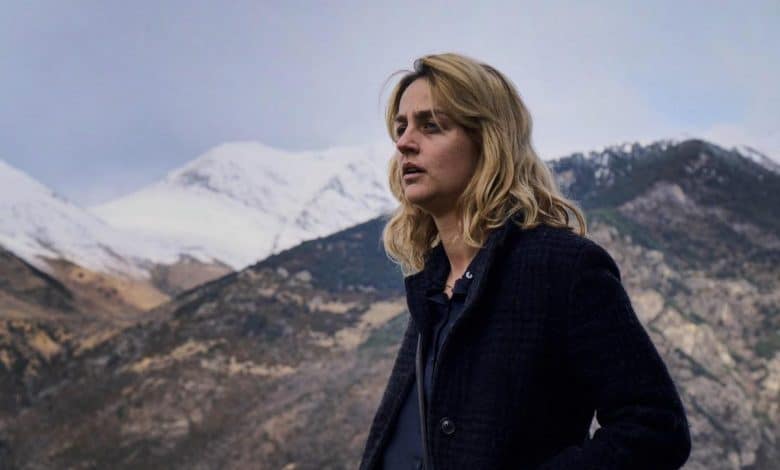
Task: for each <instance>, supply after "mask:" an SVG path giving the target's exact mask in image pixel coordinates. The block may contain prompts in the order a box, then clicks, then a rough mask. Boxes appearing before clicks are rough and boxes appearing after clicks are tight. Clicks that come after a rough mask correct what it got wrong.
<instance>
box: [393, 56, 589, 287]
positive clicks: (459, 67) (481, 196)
mask: <svg viewBox="0 0 780 470" xmlns="http://www.w3.org/2000/svg"><path fill="white" fill-rule="evenodd" d="M417 79H425V80H427V82H428V84H429V86H430V91H431V97H432V99H433V102H434V104H435V106H434V107H435V108H436V109H440V110H442V111H444V112H445V113H446V114H447V115H448V116H449V117H450V118H451V119H452V120H454V122H455V123H456V124H458V125H460V126H461V127H462V128H463V129H464V130H465V131H466V133H467V134H468V135H469V136H470V137H471V138H472V139H473V140H474V142H475V143H476V144H477V148H478V149H480V155H479V161H478V163H477V168H476V171H475V173H474V175H473V176H472V178H471V180H470V182H469V184H468V186H467V187H466V189H465V191H463V193H462V194H461V195H460V197H459V198H458V201H457V202H456V211H457V213H458V214H459V218H460V227H461V236H462V238H463V241H464V242H465V243H466V244H467V245H469V246H472V247H475V248H479V247H481V246H482V245H483V243H484V242H485V239H486V238H487V235H488V233H489V231H490V230H492V229H495V228H498V227H500V226H502V225H503V224H504V223H505V222H506V220H507V219H508V218H510V217H512V216H513V215H514V214H516V213H521V214H522V220H521V221H520V222H519V226H520V227H521V228H523V229H527V228H531V227H535V226H537V225H539V224H547V225H551V226H554V227H565V228H568V229H570V230H573V229H574V227H572V226H570V220H571V215H570V213H571V214H573V215H574V217H575V218H576V220H577V224H578V229H577V231H578V233H579V234H580V235H585V233H586V231H587V227H586V223H585V216H584V215H583V213H582V211H581V210H580V209H579V208H578V207H577V205H576V204H575V203H574V202H572V201H570V200H568V199H566V198H565V197H564V196H563V195H562V194H561V192H560V190H559V189H558V186H557V184H556V183H555V179H554V178H553V176H552V173H551V172H550V170H549V169H548V168H547V166H546V165H545V163H544V162H543V161H542V159H541V158H539V156H538V155H537V154H536V152H535V151H534V149H533V147H532V145H531V115H530V113H529V111H528V109H527V108H526V106H525V104H524V103H523V101H522V100H521V99H520V95H519V94H518V93H517V90H516V89H515V87H514V85H513V84H512V83H511V82H510V81H509V80H508V79H507V78H506V77H504V76H503V75H502V74H501V73H500V72H499V71H498V70H496V69H495V68H493V67H491V66H489V65H487V64H483V63H479V62H477V61H475V60H473V59H471V58H468V57H465V56H462V55H459V54H451V53H448V54H435V55H427V56H424V57H421V58H419V59H417V60H416V61H415V62H414V68H413V70H411V71H408V72H406V73H405V74H404V75H403V76H402V77H401V79H400V81H399V82H398V84H397V85H396V86H395V87H394V89H393V91H392V93H391V95H390V98H389V102H388V106H387V111H386V115H385V119H386V124H387V129H388V132H389V133H390V136H391V138H392V139H393V141H395V140H396V139H397V136H396V135H395V125H394V119H395V117H396V114H397V113H398V107H399V104H400V101H401V96H402V95H403V93H404V91H405V90H406V88H407V87H408V86H409V85H411V83H412V82H414V81H415V80H417ZM431 111H433V110H431ZM402 178H403V175H402V172H401V168H400V165H399V162H398V158H395V157H394V158H392V159H391V161H390V164H389V168H388V179H389V183H390V190H391V191H392V193H393V195H394V196H395V198H396V199H398V201H399V202H400V205H399V207H398V208H397V209H396V210H395V211H394V212H393V213H392V214H391V216H390V218H389V220H388V221H387V223H386V225H385V227H384V230H383V232H382V242H383V244H384V248H385V252H386V253H387V255H388V257H390V259H391V260H393V261H394V262H396V263H397V264H400V265H401V270H402V271H403V273H404V275H408V274H412V273H414V272H418V271H420V270H422V269H423V267H424V265H425V259H426V256H427V254H428V253H429V252H430V250H431V248H432V247H434V246H435V245H436V244H437V243H438V241H439V234H438V230H437V229H436V225H435V224H434V221H433V217H432V216H431V215H430V214H428V213H426V212H424V211H422V210H421V209H420V208H418V207H416V206H414V205H413V204H411V203H410V202H409V201H408V200H407V199H406V198H405V197H404V191H403V186H402Z"/></svg>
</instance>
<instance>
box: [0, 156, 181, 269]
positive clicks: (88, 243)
mask: <svg viewBox="0 0 780 470" xmlns="http://www.w3.org/2000/svg"><path fill="white" fill-rule="evenodd" d="M0 245H2V246H3V247H5V248H6V249H8V250H10V251H12V252H13V253H15V254H16V255H17V256H20V257H21V258H23V259H24V260H25V261H27V262H28V263H30V264H32V265H34V266H36V267H38V268H39V269H42V270H44V271H49V268H48V266H47V264H46V261H45V258H55V259H57V258H62V259H66V260H69V261H71V262H73V263H76V264H78V265H80V266H83V267H85V268H88V269H91V270H95V271H101V272H107V273H113V274H120V275H129V276H132V277H144V276H145V270H144V269H143V268H142V267H141V265H142V264H143V258H145V255H147V254H153V255H154V257H155V258H158V259H166V260H168V261H170V262H173V261H175V259H176V258H175V256H176V253H175V252H174V251H172V248H173V247H166V246H165V245H164V244H161V243H159V242H157V241H153V240H144V239H139V238H138V237H130V236H128V235H126V234H124V233H121V232H120V231H117V230H116V229H114V228H112V227H110V226H108V225H107V224H106V223H105V222H103V221H102V220H100V219H99V218H98V217H96V216H95V215H93V214H91V213H90V212H88V211H86V210H84V209H82V208H80V207H78V206H76V205H74V204H72V203H71V202H69V201H67V200H66V199H64V198H62V197H61V196H59V195H57V194H56V193H54V192H53V191H52V190H50V189H49V188H47V187H45V186H44V185H42V184H41V183H39V182H37V181H35V180H34V179H32V178H31V177H29V176H27V175H26V174H24V173H23V172H21V171H19V170H18V169H16V168H14V167H12V166H10V165H8V164H7V163H5V162H4V161H2V160H0Z"/></svg>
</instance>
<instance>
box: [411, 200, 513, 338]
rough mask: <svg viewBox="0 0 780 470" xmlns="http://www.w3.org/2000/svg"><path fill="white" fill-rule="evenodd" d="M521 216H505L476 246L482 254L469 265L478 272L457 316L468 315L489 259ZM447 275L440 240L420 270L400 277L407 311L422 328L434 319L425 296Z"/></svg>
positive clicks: (439, 288) (481, 286)
mask: <svg viewBox="0 0 780 470" xmlns="http://www.w3.org/2000/svg"><path fill="white" fill-rule="evenodd" d="M521 217H522V216H521V215H520V214H516V215H513V216H511V217H508V218H507V220H506V221H504V224H503V225H502V226H501V227H498V228H496V229H494V230H493V231H491V232H490V233H489V234H488V237H487V240H486V241H485V244H484V246H483V247H482V248H481V249H480V250H484V253H479V254H478V259H477V263H475V265H474V266H473V269H474V270H475V271H476V272H477V273H478V274H477V276H476V278H475V282H474V284H473V285H471V286H470V289H469V292H468V295H467V297H466V301H465V305H464V306H463V313H462V314H461V317H460V319H462V318H463V317H465V316H467V315H468V312H469V310H470V307H471V305H472V304H473V303H474V302H475V301H476V300H477V298H478V297H479V296H480V295H481V293H482V291H483V290H484V286H485V281H486V278H487V277H488V273H489V271H490V268H491V266H492V264H493V260H494V259H495V258H496V253H497V252H498V251H500V250H501V249H502V248H503V246H504V244H505V242H506V239H507V236H508V235H509V233H510V232H511V231H512V230H513V229H515V228H516V225H515V221H517V220H518V219H520V218H521ZM448 274H449V260H448V259H447V254H446V253H445V251H444V246H443V245H442V243H441V241H440V242H439V243H438V244H436V246H434V247H433V248H431V251H430V252H429V254H428V257H427V259H426V262H425V267H424V268H423V270H422V271H420V272H418V273H415V274H412V275H411V276H407V277H406V278H404V285H405V287H406V301H407V304H408V307H409V313H410V314H411V316H412V319H413V320H414V322H415V324H416V325H417V326H418V327H419V329H420V330H422V331H429V330H430V328H432V327H433V322H434V321H435V319H434V316H433V315H432V313H433V312H431V311H430V305H428V302H426V299H427V297H428V296H429V295H431V294H433V293H435V292H439V291H442V290H443V289H444V283H445V282H446V280H447V275H448Z"/></svg>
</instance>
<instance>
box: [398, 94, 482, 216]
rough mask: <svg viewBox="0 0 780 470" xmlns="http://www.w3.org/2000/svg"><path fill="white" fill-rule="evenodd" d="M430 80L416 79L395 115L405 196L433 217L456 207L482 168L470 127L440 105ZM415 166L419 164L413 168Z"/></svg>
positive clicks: (403, 95) (404, 95) (444, 213)
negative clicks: (468, 131) (436, 107)
mask: <svg viewBox="0 0 780 470" xmlns="http://www.w3.org/2000/svg"><path fill="white" fill-rule="evenodd" d="M433 111H434V107H433V101H432V99H431V93H430V89H429V87H428V81H427V80H426V79H423V78H420V79H417V80H415V81H414V82H412V83H411V84H410V85H409V86H408V87H407V88H406V90H404V92H403V94H402V95H401V100H400V102H399V106H398V114H397V115H396V117H395V131H396V132H395V135H396V138H397V140H396V148H397V149H398V154H397V156H396V158H398V164H399V166H400V167H401V171H402V180H401V186H402V188H403V191H404V195H405V196H406V198H407V199H408V200H409V202H411V203H412V204H414V205H415V206H418V207H420V208H421V209H422V210H424V211H425V212H428V213H429V214H431V215H433V216H443V215H446V214H448V213H449V212H451V211H452V210H453V209H454V208H455V203H456V201H457V199H458V196H460V194H461V193H462V192H463V190H464V189H466V186H467V185H468V183H469V181H470V180H471V177H472V175H473V174H474V171H475V169H476V167H477V159H478V157H479V151H478V149H477V146H476V145H475V144H474V142H473V141H472V140H471V138H469V136H468V135H467V134H466V132H465V130H464V129H463V128H462V127H461V126H459V125H457V124H455V123H454V122H453V121H452V120H451V119H450V118H449V116H447V115H446V114H445V113H444V112H443V111H440V110H436V120H437V121H438V122H439V124H441V127H439V125H437V124H436V121H434V119H433ZM410 167H413V168H417V169H418V171H417V172H411V171H410Z"/></svg>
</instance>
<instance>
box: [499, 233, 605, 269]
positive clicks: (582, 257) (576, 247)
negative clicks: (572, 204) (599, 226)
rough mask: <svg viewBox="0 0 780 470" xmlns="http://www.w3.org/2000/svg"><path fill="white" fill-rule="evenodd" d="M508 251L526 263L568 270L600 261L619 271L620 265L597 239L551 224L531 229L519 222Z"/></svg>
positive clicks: (590, 265) (588, 266)
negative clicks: (525, 227)
mask: <svg viewBox="0 0 780 470" xmlns="http://www.w3.org/2000/svg"><path fill="white" fill-rule="evenodd" d="M506 245H507V246H506V247H505V249H506V252H505V255H506V257H507V258H508V259H511V260H515V261H518V262H519V261H520V260H523V261H522V262H523V263H524V264H525V263H531V264H532V265H533V264H535V263H544V265H545V267H546V268H547V269H553V270H555V271H558V270H562V271H567V272H570V273H572V272H575V271H580V270H582V269H589V268H590V267H593V266H596V265H600V266H602V267H606V268H607V269H609V270H612V271H615V273H616V274H618V276H619V271H618V269H617V265H616V263H615V261H614V259H613V258H612V256H611V255H610V254H609V252H608V251H607V250H606V249H605V248H604V247H602V246H601V245H600V244H599V243H597V242H596V241H594V240H592V239H590V238H588V237H586V236H582V235H579V234H578V233H576V232H574V231H573V230H569V229H566V228H560V227H552V226H549V225H538V226H536V227H533V228H529V229H521V228H520V227H519V226H515V227H514V228H513V230H512V231H511V232H510V234H509V235H508V237H507V240H506Z"/></svg>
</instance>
